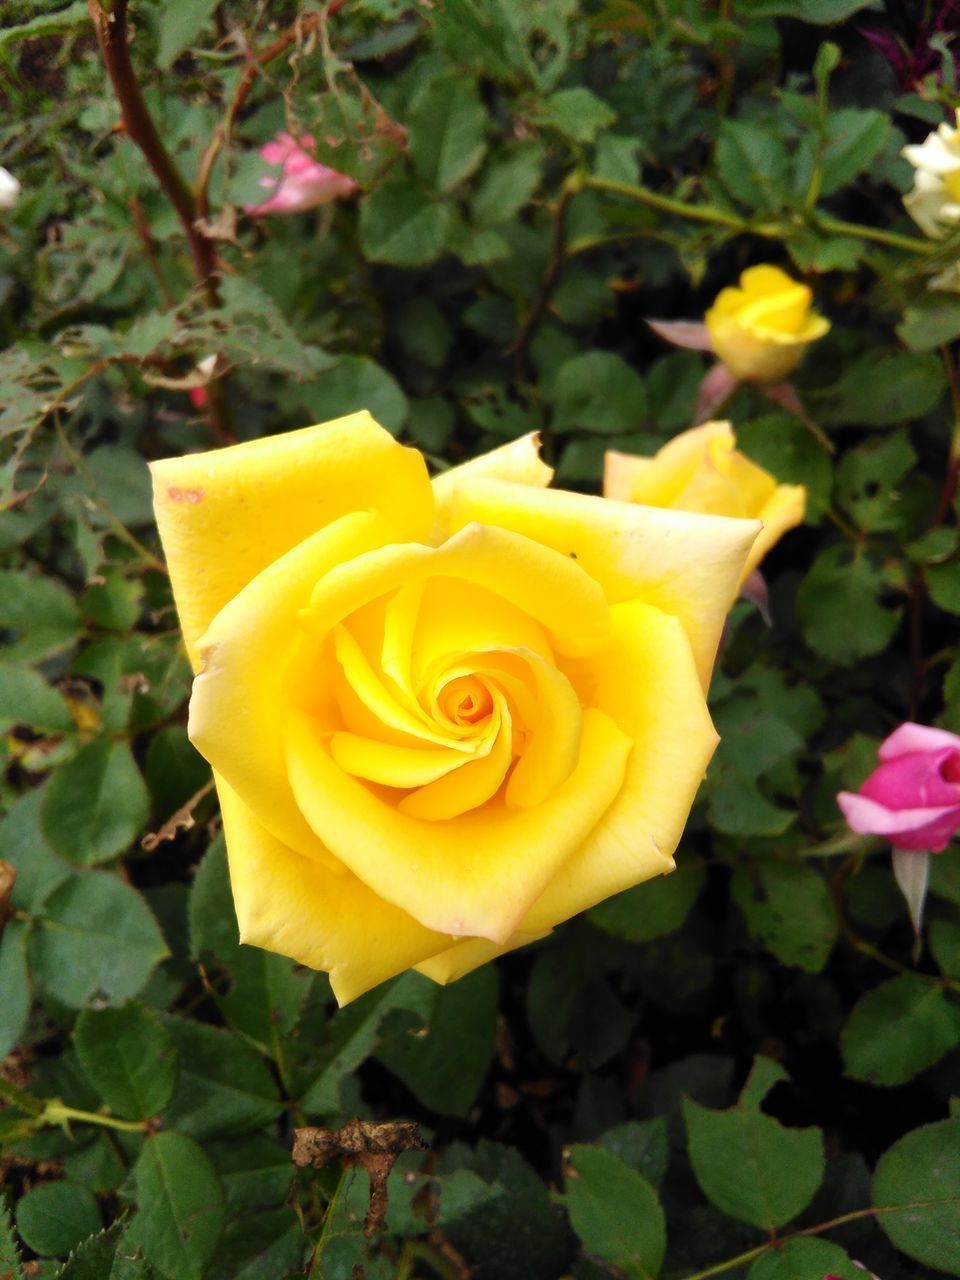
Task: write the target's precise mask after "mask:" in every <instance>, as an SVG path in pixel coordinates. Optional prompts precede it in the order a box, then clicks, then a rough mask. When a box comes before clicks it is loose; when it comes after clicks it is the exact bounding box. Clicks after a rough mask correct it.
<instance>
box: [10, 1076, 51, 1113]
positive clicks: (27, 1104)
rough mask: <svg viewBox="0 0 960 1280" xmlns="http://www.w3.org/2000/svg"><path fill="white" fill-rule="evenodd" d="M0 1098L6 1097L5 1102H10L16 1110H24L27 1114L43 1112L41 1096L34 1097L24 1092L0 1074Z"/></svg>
mask: <svg viewBox="0 0 960 1280" xmlns="http://www.w3.org/2000/svg"><path fill="white" fill-rule="evenodd" d="M0 1098H6V1100H7V1102H10V1103H12V1104H13V1105H14V1106H15V1107H16V1108H17V1110H18V1111H25V1112H26V1113H27V1115H28V1116H39V1115H42V1114H43V1109H44V1103H43V1100H42V1099H41V1098H35V1097H34V1096H33V1094H31V1093H24V1091H23V1090H22V1089H18V1088H17V1086H16V1085H15V1084H11V1083H10V1081H9V1080H6V1079H4V1077H3V1076H0Z"/></svg>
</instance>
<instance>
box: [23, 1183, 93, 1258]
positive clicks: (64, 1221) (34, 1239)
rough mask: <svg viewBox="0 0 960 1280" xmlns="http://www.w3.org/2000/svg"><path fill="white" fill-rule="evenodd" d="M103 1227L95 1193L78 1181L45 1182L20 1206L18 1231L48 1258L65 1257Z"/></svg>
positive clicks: (34, 1248)
mask: <svg viewBox="0 0 960 1280" xmlns="http://www.w3.org/2000/svg"><path fill="white" fill-rule="evenodd" d="M101 1225H102V1224H101V1222H100V1210H99V1209H98V1208H97V1202H96V1200H95V1199H94V1198H93V1195H92V1193H91V1192H89V1191H88V1190H87V1188H86V1187H82V1186H80V1185H79V1184H78V1183H76V1182H42V1183H40V1185H39V1186H36V1187H34V1188H33V1189H32V1190H31V1191H28V1192H27V1194H26V1195H25V1196H23V1197H22V1198H21V1199H20V1201H19V1203H18V1204H17V1230H18V1231H19V1232H20V1234H21V1236H23V1239H24V1241H25V1243H26V1244H28V1245H29V1246H30V1248H31V1249H32V1250H33V1251H34V1253H39V1254H40V1255H41V1257H44V1258H62V1257H63V1256H64V1255H65V1254H68V1253H69V1252H70V1250H71V1249H73V1248H75V1247H76V1246H77V1245H78V1244H79V1243H80V1241H81V1240H85V1239H86V1238H87V1236H90V1235H93V1233H94V1232H95V1231H99V1230H100V1227H101Z"/></svg>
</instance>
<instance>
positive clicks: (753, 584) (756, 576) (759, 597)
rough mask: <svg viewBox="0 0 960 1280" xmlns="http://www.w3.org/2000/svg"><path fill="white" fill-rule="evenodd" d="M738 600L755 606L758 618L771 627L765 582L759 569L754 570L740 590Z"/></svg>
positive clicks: (768, 597)
mask: <svg viewBox="0 0 960 1280" xmlns="http://www.w3.org/2000/svg"><path fill="white" fill-rule="evenodd" d="M740 598H741V599H742V600H749V601H750V603H751V604H754V605H756V607H757V610H758V612H759V614H760V617H761V618H762V619H763V620H764V622H765V623H766V624H767V626H768V627H770V626H773V623H772V621H771V619H770V596H769V593H768V591H767V580H766V578H765V577H764V576H763V574H762V573H761V572H760V570H759V569H754V571H753V573H751V574H750V576H749V577H748V578H747V580H746V581H745V582H744V583H743V585H742V586H741V588H740Z"/></svg>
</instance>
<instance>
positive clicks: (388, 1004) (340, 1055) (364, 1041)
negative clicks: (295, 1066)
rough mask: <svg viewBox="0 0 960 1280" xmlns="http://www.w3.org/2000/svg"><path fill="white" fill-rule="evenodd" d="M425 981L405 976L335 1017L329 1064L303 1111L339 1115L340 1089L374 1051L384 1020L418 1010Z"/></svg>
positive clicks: (310, 1088) (303, 1100) (327, 1052)
mask: <svg viewBox="0 0 960 1280" xmlns="http://www.w3.org/2000/svg"><path fill="white" fill-rule="evenodd" d="M422 982H423V979H422V978H421V976H420V975H419V974H418V973H406V974H403V975H402V976H401V977H399V978H395V979H394V980H393V981H392V982H385V983H383V984H382V985H381V986H379V987H376V988H375V989H374V990H373V991H369V992H367V994H366V995H363V996H361V997H360V999H359V1000H354V1001H353V1003H352V1004H349V1005H347V1007H346V1008H345V1009H341V1010H340V1012H339V1013H337V1014H336V1016H335V1017H334V1019H333V1021H332V1022H331V1024H330V1039H329V1041H328V1042H327V1044H326V1045H325V1046H324V1051H325V1057H326V1062H325V1064H324V1066H323V1067H322V1069H321V1070H320V1072H319V1074H318V1075H317V1076H316V1078H315V1079H314V1080H312V1081H311V1082H310V1084H309V1085H308V1086H307V1088H306V1090H305V1091H304V1093H303V1095H302V1097H301V1098H300V1105H301V1106H302V1107H303V1109H304V1111H307V1112H312V1113H316V1114H318V1115H337V1114H339V1113H340V1110H341V1099H340V1088H341V1085H342V1084H343V1082H344V1080H345V1079H346V1078H347V1077H348V1076H349V1075H350V1073H351V1072H352V1071H353V1070H354V1069H355V1068H356V1067H358V1066H359V1065H360V1063H361V1062H363V1061H364V1060H365V1059H366V1058H368V1057H369V1056H370V1054H371V1053H372V1052H373V1049H374V1046H375V1045H376V1044H377V1043H378V1041H379V1038H380V1031H381V1026H382V1024H383V1020H384V1018H385V1017H386V1016H387V1014H388V1013H390V1011H391V1010H393V1009H407V1010H410V1011H411V1012H413V1013H416V1012H417V1011H418V1004H419V1001H420V1000H421V999H422V991H423V987H422Z"/></svg>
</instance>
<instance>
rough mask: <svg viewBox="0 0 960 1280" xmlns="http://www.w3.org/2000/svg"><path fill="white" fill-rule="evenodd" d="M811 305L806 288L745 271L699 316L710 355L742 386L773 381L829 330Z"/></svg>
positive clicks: (773, 271)
mask: <svg viewBox="0 0 960 1280" xmlns="http://www.w3.org/2000/svg"><path fill="white" fill-rule="evenodd" d="M811 300H812V294H811V293H810V290H809V289H808V288H807V286H806V285H805V284H800V283H799V282H798V281H796V280H792V279H791V278H790V276H788V275H786V273H785V272H783V271H781V270H780V268H779V267H767V266H763V267H750V268H749V269H748V270H746V271H744V273H743V274H742V275H741V277H740V286H739V288H727V289H721V290H720V292H719V293H718V294H717V297H716V299H715V301H714V304H713V306H712V307H711V308H710V310H709V311H708V312H707V314H706V315H705V316H704V321H705V322H706V326H707V329H708V330H709V333H710V338H711V341H712V343H713V349H714V351H715V352H716V353H717V355H718V356H719V358H720V360H721V361H722V362H723V363H724V364H725V365H726V366H727V368H728V369H729V370H730V372H731V373H732V374H734V376H735V377H737V378H740V379H741V380H742V381H743V382H779V381H780V380H781V378H786V377H787V375H788V374H790V373H792V372H793V370H794V369H795V368H796V367H797V365H798V364H799V363H800V358H801V356H802V355H803V353H804V351H805V350H806V348H807V344H808V343H810V342H813V341H814V340H815V339H816V338H822V337H823V335H824V334H825V333H826V332H827V330H828V329H829V328H830V324H829V322H828V321H827V320H825V319H824V318H823V316H821V315H818V314H817V312H816V311H812V310H811V309H810V303H811Z"/></svg>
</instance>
